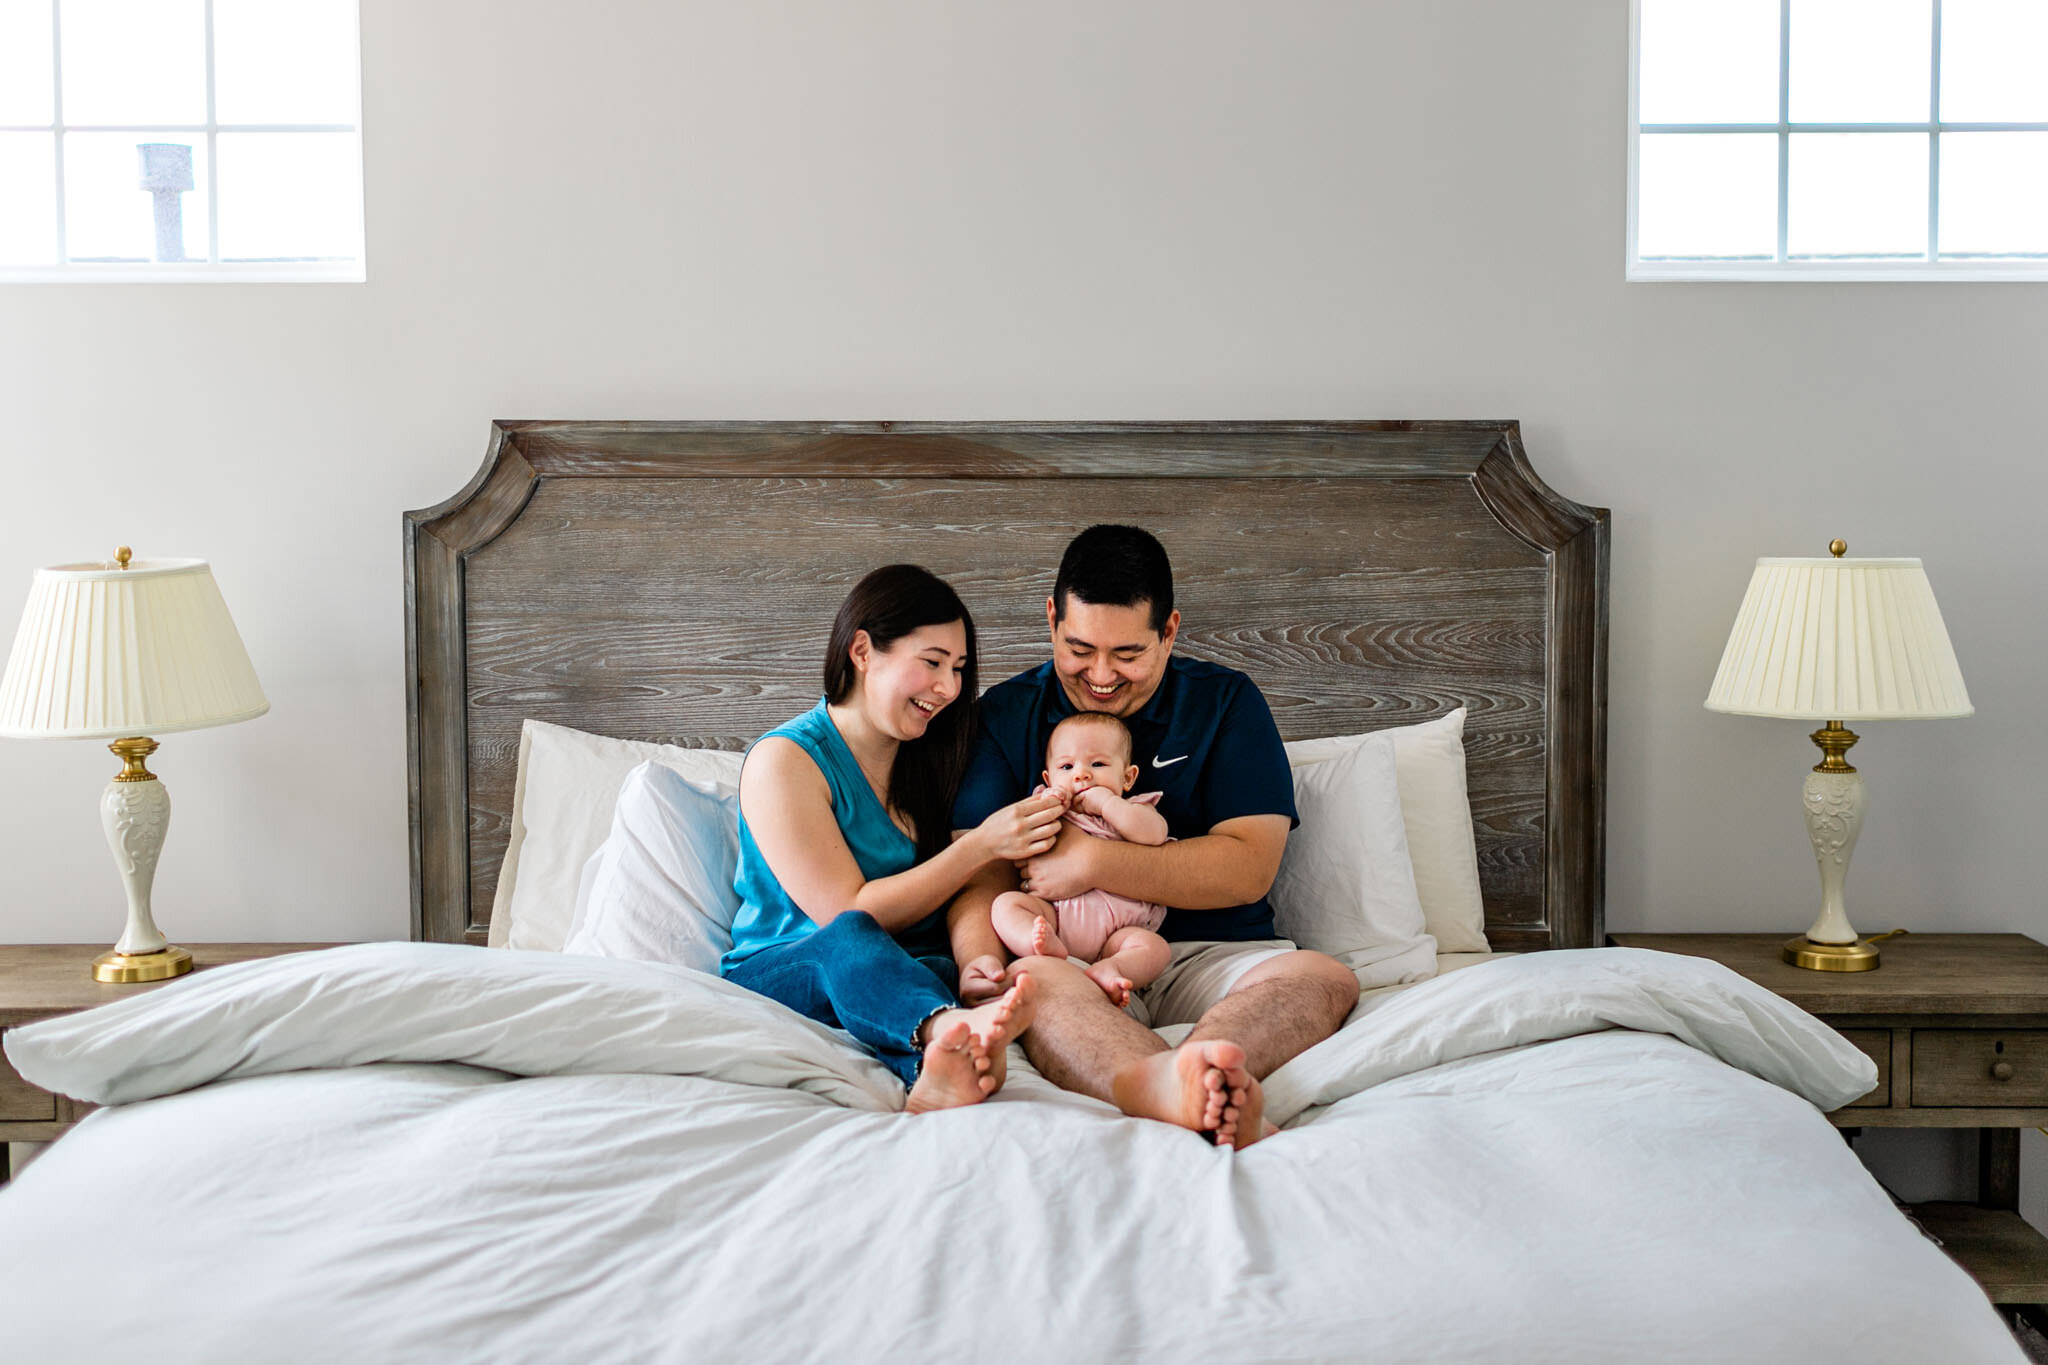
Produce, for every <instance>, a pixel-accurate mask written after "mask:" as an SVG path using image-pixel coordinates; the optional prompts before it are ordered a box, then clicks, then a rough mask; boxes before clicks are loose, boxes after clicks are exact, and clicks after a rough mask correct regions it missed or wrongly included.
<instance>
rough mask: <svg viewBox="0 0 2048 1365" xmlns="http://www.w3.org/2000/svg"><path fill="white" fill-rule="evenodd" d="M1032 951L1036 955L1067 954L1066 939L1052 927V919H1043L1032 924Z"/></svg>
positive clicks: (1054, 955)
mask: <svg viewBox="0 0 2048 1365" xmlns="http://www.w3.org/2000/svg"><path fill="white" fill-rule="evenodd" d="M1031 953H1032V955H1033V956H1035V957H1065V956H1067V944H1066V940H1065V939H1062V938H1061V937H1060V936H1059V935H1058V934H1057V933H1056V932H1054V930H1053V927H1052V921H1051V920H1049V919H1041V920H1039V921H1038V922H1037V923H1036V924H1034V925H1032V926H1031Z"/></svg>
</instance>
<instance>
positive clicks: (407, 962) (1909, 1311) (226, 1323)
mask: <svg viewBox="0 0 2048 1365" xmlns="http://www.w3.org/2000/svg"><path fill="white" fill-rule="evenodd" d="M6 1044H7V1054H8V1057H9V1058H10V1060H12V1061H13V1063H14V1064H15V1066H16V1067H17V1068H18V1069H19V1070H20V1071H21V1072H22V1073H23V1074H24V1075H25V1076H27V1077H28V1078H29V1079H31V1080H33V1081H35V1082H37V1083H38V1084H41V1085H43V1086H45V1087H48V1088H50V1089H53V1090H59V1091H62V1092H64V1093H67V1094H71V1095H74V1096H77V1097H80V1098H83V1099H89V1100H94V1101H98V1102H101V1103H107V1104H111V1105H113V1106H114V1107H112V1108H108V1109H105V1110H102V1111H100V1112H98V1113H96V1114H94V1115H92V1116H91V1117H90V1118H88V1119H87V1120H86V1121H85V1122H84V1123H83V1124H81V1125H80V1126H79V1128H78V1129H77V1131H76V1132H74V1133H73V1134H72V1135H70V1136H68V1137H66V1138H65V1139H64V1140H63V1141H62V1142H60V1143H58V1144H57V1145H56V1146H54V1147H53V1148H51V1149H50V1151H49V1152H48V1153H47V1154H46V1155H44V1156H43V1157H42V1158H41V1159H40V1160H38V1161H37V1162H36V1163H35V1164H34V1165H33V1166H32V1167H31V1168H30V1169H29V1170H28V1171H26V1172H25V1173H24V1174H23V1175H22V1176H21V1177H20V1178H19V1179H18V1180H17V1181H16V1182H15V1183H14V1184H13V1185H12V1186H10V1187H8V1188H7V1189H6V1191H5V1192H4V1193H0V1305H4V1307H0V1329H4V1330H0V1339H4V1341H5V1343H6V1345H7V1348H8V1350H9V1351H10V1352H12V1353H13V1354H12V1356H11V1357H10V1358H18V1359H22V1360H66V1361H92V1360H148V1361H151V1362H179V1361H192V1362H209V1365H210V1363H211V1362H221V1361H235V1362H245V1361H249V1362H261V1361H365V1362H410V1361H436V1362H439V1361H463V1360H475V1361H489V1362H519V1361H534V1362H556V1361H563V1362H570V1361H573V1362H583V1361H727V1360H734V1361H738V1360H748V1361H756V1360H758V1361H784V1360H818V1361H833V1362H845V1361H856V1362H857V1361H868V1360H892V1361H924V1360H947V1361H955V1360H969V1359H979V1358H986V1359H991V1360H1004V1361H1008V1360H1036V1359H1055V1358H1056V1359H1067V1360H1080V1361H1093V1360H1122V1359H1128V1358H1133V1357H1135V1358H1141V1359H1154V1358H1157V1359H1174V1360H1191V1359H1215V1360H1218V1361H1232V1362H1242V1361H1294V1360H1303V1361H1308V1360H1364V1359H1371V1360H1375V1361H1504V1362H1513V1363H1514V1365H1522V1363H1523V1362H1537V1361H1569V1362H1597V1361H1617V1362H1621V1361H1626V1362H1645V1361H1740V1362H1745V1363H1749V1362H1766V1361H1801V1362H1807V1361H1822V1360H1836V1359H1843V1360H1846V1359H1855V1360H1859V1361H1900V1362H1909V1361H1910V1362H1923V1361H1926V1362H1956V1363H1957V1365H1963V1363H1965V1362H1975V1361H2017V1360H2019V1359H2021V1357H2020V1356H2019V1353H2018V1351H2017V1348H2016V1347H2015V1346H2014V1345H2013V1343H2012V1340H2011V1338H2010V1336H2009V1335H2008V1334H2007V1333H2006V1332H2005V1331H2004V1329H2003V1327H2002V1326H2001V1324H2000V1323H1999V1321H1998V1319H1997V1317H1996V1315H1995V1314H1994V1313H1993V1311H1992V1310H1991V1308H1990V1307H1989V1305H1988V1304H1987V1303H1986V1302H1985V1301H1984V1298H1983V1296H1982V1295H1981V1294H1980V1293H1979V1292H1978V1291H1977V1289H1976V1288H1975V1286H1974V1285H1972V1284H1971V1282H1970V1281H1969V1280H1968V1278H1967V1277H1966V1276H1965V1275H1964V1274H1963V1273H1962V1271H1960V1270H1959V1269H1957V1268H1956V1267H1955V1266H1954V1265H1953V1264H1952V1263H1951V1262H1950V1261H1949V1260H1948V1259H1947V1257H1946V1256H1944V1255H1943V1254H1942V1253H1941V1252H1940V1251H1939V1250H1938V1249H1937V1248H1936V1247H1934V1246H1933V1245H1932V1244H1930V1243H1929V1242H1927V1241H1926V1240H1925V1239H1923V1238H1922V1237H1920V1236H1919V1235H1918V1234H1917V1233H1916V1232H1915V1231H1914V1230H1913V1229H1912V1227H1911V1226H1910V1225H1909V1224H1907V1223H1906V1222H1905V1221H1904V1220H1903V1219H1902V1218H1901V1217H1899V1215H1898V1214H1897V1213H1896V1212H1895V1211H1894V1210H1893V1208H1892V1207H1891V1205H1890V1203H1889V1202H1888V1200H1887V1199H1886V1198H1885V1196H1884V1194H1883V1192H1882V1191H1881V1190H1879V1189H1878V1187H1877V1186H1876V1185H1875V1184H1874V1183H1873V1182H1872V1181H1871V1179H1870V1178H1869V1177H1868V1175H1866V1174H1865V1173H1864V1171H1863V1170H1862V1168H1861V1166H1860V1165H1859V1164H1858V1162H1857V1161H1856V1159H1855V1157H1854V1155H1853V1153H1851V1152H1850V1151H1849V1150H1848V1148H1847V1146H1846V1145H1845V1144H1844V1143H1843V1142H1842V1140H1841V1138H1840V1137H1839V1136H1838V1135H1837V1134H1836V1133H1835V1131H1834V1130H1833V1129H1832V1128H1831V1127H1830V1126H1829V1125H1828V1123H1827V1122H1826V1121H1825V1120H1824V1119H1823V1118H1822V1117H1821V1114H1820V1112H1819V1110H1820V1109H1826V1108H1832V1107H1834V1106H1836V1105H1839V1104H1841V1103H1843V1102H1844V1101H1846V1100H1848V1099H1851V1098H1854V1097H1855V1096H1857V1095H1859V1094H1861V1093H1863V1092H1864V1091H1865V1090H1866V1089H1868V1088H1869V1086H1870V1085H1871V1084H1872V1083H1873V1081H1874V1073H1873V1070H1872V1068H1871V1064H1870V1062H1869V1061H1868V1059H1867V1058H1865V1057H1863V1055H1862V1054H1861V1053H1859V1052H1857V1051H1856V1050H1855V1049H1853V1048H1851V1047H1849V1046H1848V1045H1847V1044H1846V1043H1845V1042H1843V1041H1842V1040H1841V1039H1840V1038H1839V1037H1837V1036H1836V1035H1834V1034H1833V1033H1831V1032H1829V1031H1828V1030H1826V1029H1825V1028H1823V1027H1821V1026H1820V1025H1818V1024H1817V1023H1816V1022H1815V1021H1813V1020H1812V1019H1810V1018H1809V1017H1808V1016H1806V1015H1804V1014H1802V1013H1800V1012H1799V1011H1797V1010H1794V1009H1792V1008H1791V1007H1789V1006H1787V1005H1785V1004H1784V1003H1783V1002H1781V1001H1779V1000H1778V999H1777V998H1776V997H1774V996H1771V995H1769V994H1767V993H1765V992H1763V991H1761V990H1758V989H1756V988H1754V987H1751V986H1749V985H1748V984H1747V983H1746V982H1744V981H1742V980H1741V979H1740V978H1739V977H1737V976H1735V975H1734V974H1733V973H1731V972H1728V971H1726V970H1725V969H1723V968H1720V967H1718V966H1715V965H1714V964H1711V963H1707V962H1704V961H1698V960H1694V959H1688V958H1680V957H1675V956H1669V955H1665V954H1658V953H1644V952H1634V951H1630V950H1623V949H1604V950H1597V951H1589V952H1552V953H1543V954H1533V955H1530V956H1527V957H1518V958H1507V959H1501V960H1498V961H1494V962H1489V963H1486V964H1484V965H1481V966H1477V967H1472V968H1468V969H1466V970H1462V971H1458V972H1455V973H1452V974H1449V975H1446V976H1444V977H1441V978H1439V979H1437V980H1435V981H1432V982H1429V983H1427V984H1425V985H1422V986H1419V987H1416V988H1413V989H1411V990H1407V991H1403V992H1398V993H1393V994H1388V995H1382V996H1373V997H1369V998H1368V999H1367V1000H1365V1001H1364V1002H1362V1003H1361V1006H1360V1009H1359V1011H1358V1013H1357V1014H1356V1015H1354V1017H1353V1019H1352V1021H1351V1022H1350V1023H1349V1024H1348V1025H1347V1026H1346V1027H1345V1028H1344V1029H1343V1030H1342V1031H1341V1032H1340V1033H1339V1034H1338V1035H1337V1036H1336V1037H1334V1038H1332V1039H1330V1040H1329V1041H1327V1042H1325V1043H1324V1044H1322V1045H1321V1046H1319V1047H1317V1048H1314V1049H1312V1050H1310V1051H1309V1052H1307V1053H1305V1054H1303V1055H1302V1056H1301V1057H1299V1058H1297V1059H1296V1060H1295V1061H1294V1062H1293V1063H1291V1064H1290V1065H1289V1066H1287V1067H1285V1068H1283V1069H1282V1070H1281V1071H1279V1072H1278V1073H1276V1074H1275V1075H1274V1076H1273V1077H1272V1078H1271V1080H1270V1082H1269V1085H1268V1087H1267V1090H1268V1096H1269V1108H1268V1113H1269V1116H1270V1117H1272V1118H1273V1119H1275V1120H1276V1121H1277V1122H1280V1123H1282V1124H1285V1125H1289V1126H1288V1128H1287V1131H1285V1132H1283V1133H1281V1134H1280V1135H1279V1136H1277V1137H1275V1138H1272V1139H1270V1140H1268V1141H1266V1142H1263V1143H1260V1144H1258V1145H1256V1146H1254V1147H1252V1148H1250V1149H1248V1150H1246V1151H1243V1152H1238V1153H1231V1152H1228V1151H1222V1150H1217V1149H1215V1148H1212V1147H1209V1146H1208V1145H1206V1144H1205V1143H1204V1142H1203V1141H1202V1140H1200V1139H1199V1138H1197V1137H1195V1136H1193V1135H1190V1134H1186V1133H1182V1132H1179V1131H1177V1130H1174V1129H1171V1128H1168V1127H1166V1126H1163V1125H1158V1124H1150V1123H1143V1122H1139V1121H1135V1120H1129V1119H1125V1118H1123V1117H1122V1116H1121V1115H1118V1114H1116V1113H1115V1112H1114V1111H1113V1110H1111V1109H1109V1108H1107V1107H1106V1106H1103V1105H1100V1104H1097V1103H1095V1102H1093V1101H1089V1100H1086V1099H1081V1098H1077V1097H1074V1096H1071V1095H1066V1094H1063V1093H1062V1092H1059V1091H1057V1090H1054V1089H1053V1088H1052V1087H1050V1086H1049V1085H1047V1084H1046V1083H1045V1082H1043V1081H1042V1080H1040V1079H1039V1078H1037V1077H1036V1076H1034V1075H1032V1074H1031V1073H1030V1071H1029V1070H1028V1068H1026V1067H1024V1066H1023V1065H1022V1062H1021V1054H1018V1053H1015V1052H1013V1053H1012V1079H1011V1084H1010V1086H1009V1088H1008V1089H1007V1090H1006V1091H1005V1092H1004V1093H1003V1094H1002V1095H1001V1096H999V1097H998V1098H997V1099H995V1100H993V1101H991V1102H990V1103H988V1104H984V1105H981V1106H978V1107H976V1108H973V1109H965V1110H956V1111H952V1112H949V1113H944V1114H934V1115H921V1116H918V1117H914V1118H912V1117H906V1116H904V1115H902V1114H900V1113H897V1112H894V1111H895V1110H896V1108H897V1107H898V1106H900V1104H901V1101H902V1090H901V1087H900V1086H899V1085H898V1084H897V1083H896V1082H895V1081H894V1079H893V1078H891V1077H890V1076H889V1074H888V1073H887V1072H886V1071H884V1070H883V1069H882V1068H881V1067H880V1066H879V1065H877V1064H876V1063H875V1062H873V1061H872V1060H871V1059H869V1058H867V1057H866V1056H864V1055H863V1054H861V1053H860V1052H859V1051H858V1050H857V1049H854V1048H852V1047H849V1046H848V1045H847V1044H846V1043H845V1041H844V1039H843V1037H842V1036H841V1035H838V1034H836V1033H834V1032H833V1031H831V1030H828V1029H824V1028H821V1027H818V1026H816V1025H814V1024H811V1023H809V1022H807V1021H804V1020H802V1019H800V1018H798V1017H797V1016H796V1015H794V1014H792V1013H790V1012H789V1011H787V1010H784V1009H782V1008H781V1007H780V1006H778V1005H775V1004H773V1003H772V1002H769V1001H767V1000H764V999H762V998H760V997H757V996H753V995H750V994H748V993H747V992H745V991H742V990H739V989H738V988H735V987H732V986H730V985H728V984H727V983H725V982H722V981H719V980H717V979H715V978H710V977H706V976H702V975H699V974H697V973H693V972H689V971H686V970H682V969H678V968H668V967H662V966H657V965H653V964H647V963H635V962H624V961H612V960H606V959H597V958H578V957H563V956H559V955H556V954H548V953H525V952H510V951H503V950H484V949H471V948H460V947H453V946H444V945H430V944H367V945H361V946H358V947H352V948H343V949H335V950H331V951H329V952H325V953H318V954H305V955H300V956H295V957H286V958H277V959H272V960H269V961H265V962H259V963H250V964H246V965H243V966H239V967H227V968H220V969H217V970H214V971H210V972H207V973H205V974H203V975H200V976H196V977H194V978H193V979H191V980H190V981H189V982H185V983H180V984H178V985H176V986H173V987H170V988H167V989H165V990H161V991H158V992H155V993H152V994H149V995H145V996H139V997H136V998H134V999H132V1000H129V1001H124V1002H122V1003H120V1004H117V1005H112V1006H108V1007H105V1008H102V1009H99V1010H95V1011H92V1012H90V1013H87V1014H82V1015H74V1016H69V1017H67V1018H62V1019H56V1020H51V1021H48V1022H45V1023H42V1024H38V1025H33V1026H30V1027H26V1028H21V1029H16V1030H12V1031H10V1032H9V1033H8V1034H7V1038H6ZM1817 1106H1818V1107H1817Z"/></svg>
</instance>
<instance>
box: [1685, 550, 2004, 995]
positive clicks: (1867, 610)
mask: <svg viewBox="0 0 2048 1365" xmlns="http://www.w3.org/2000/svg"><path fill="white" fill-rule="evenodd" d="M1828 550H1829V552H1830V554H1831V555H1832V556H1833V557H1832V558H1829V559H1759V560H1758V561H1757V562H1756V573H1755V574H1754V575H1753V576H1752V577H1751V578H1750V580H1749V592H1748V594H1747V595H1746V596H1744V598H1743V599H1742V608H1741V610H1740V611H1738V612H1737V613H1736V615H1735V629H1734V630H1732V631H1730V632H1729V634H1728V648H1727V649H1726V651H1724V652H1723V653H1722V655H1721V668H1720V671H1719V672H1717V673H1716V674H1715V675H1714V685H1713V687H1712V688H1711V689H1709V691H1708V693H1707V709H1708V710H1709V711H1726V712H1728V713H1730V714H1732V715H1738V716H1776V717H1781V718H1784V719H1787V720H1818V721H1823V722H1825V724H1823V725H1822V726H1821V728H1820V729H1818V730H1815V731H1814V732H1813V742H1814V743H1815V744H1817V745H1819V746H1820V751H1821V754H1822V755H1823V757H1822V759H1821V761H1820V762H1819V763H1817V764H1815V765H1814V769H1813V771H1812V772H1810V773H1808V774H1807V775H1806V789H1805V804H1806V832H1807V835H1808V837H1809V838H1811V839H1812V841H1813V856H1814V858H1815V860H1816V861H1817V862H1818V863H1819V864H1820V886H1821V903H1820V915H1819V917H1818V918H1817V919H1815V920H1814V922H1813V927H1812V928H1810V929H1808V930H1807V931H1806V934H1805V936H1804V937H1803V938H1795V939H1791V940H1789V941H1788V942H1787V943H1786V944H1785V954H1784V955H1785V960H1786V961H1787V962H1789V963H1791V964H1792V965H1793V966H1795V967H1806V968H1810V969H1812V970H1815V971H1824V972H1863V971H1869V970H1870V969H1872V968H1873V967H1876V966H1877V965H1878V950H1877V946H1876V945H1875V944H1874V943H1869V942H1858V941H1857V938H1856V931H1855V930H1854V929H1851V928H1850V927H1849V914H1848V911H1847V910H1846V909H1845V908H1844V907H1843V903H1842V884H1843V883H1844V882H1845V881H1847V880H1848V876H1849V855H1850V854H1851V853H1853V852H1855V850H1856V836H1857V834H1858V833H1859V832H1860V831H1861V830H1862V828H1863V777H1862V775H1861V774H1860V773H1858V772H1857V771H1856V770H1855V769H1854V768H1852V767H1850V766H1849V764H1848V762H1847V760H1846V759H1845V758H1844V757H1843V755H1845V754H1847V753H1848V752H1849V746H1850V745H1852V744H1854V743H1855V742H1856V735H1855V734H1853V733H1852V732H1851V731H1849V730H1847V729H1845V728H1844V727H1843V724H1842V722H1843V721H1849V720H1906V719H1932V718H1935V717H1942V716H1967V715H1969V714H1971V713H1972V712H1973V711H1974V710H1975V709H1976V708H1975V707H1973V706H1971V705H1970V694H1969V693H1968V692H1967V691H1965V690H1964V688H1963V675H1962V670H1960V669H1959V668H1957V667H1956V652H1955V649H1954V647H1953V646H1951V645H1950V644H1949V641H1948V630H1947V629H1946V628H1945V627H1944V626H1943V625H1942V623H1941V608H1939V607H1937V606H1936V605H1935V604H1934V589H1933V587H1932V586H1930V585H1929V583H1928V582H1927V572H1926V570H1924V569H1922V568H1921V567H1920V561H1919V560H1917V559H1845V558H1843V556H1844V555H1846V554H1847V553H1848V551H1849V547H1848V546H1847V545H1846V544H1845V543H1843V542H1842V541H1839V540H1837V541H1834V542H1832V543H1831V544H1830V545H1829V546H1828Z"/></svg>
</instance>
